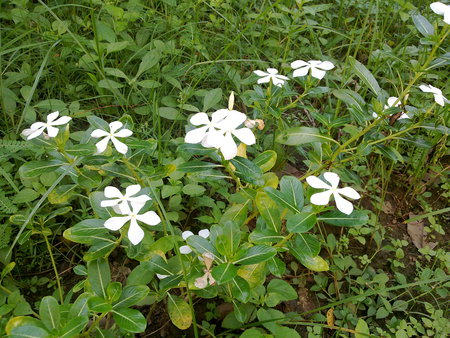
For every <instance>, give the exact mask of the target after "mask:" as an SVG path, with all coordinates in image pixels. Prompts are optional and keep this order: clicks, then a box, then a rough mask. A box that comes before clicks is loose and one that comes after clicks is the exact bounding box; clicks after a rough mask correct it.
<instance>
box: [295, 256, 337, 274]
mask: <svg viewBox="0 0 450 338" xmlns="http://www.w3.org/2000/svg"><path fill="white" fill-rule="evenodd" d="M296 258H297V259H298V260H299V262H300V263H302V264H303V265H304V266H305V267H307V268H308V269H310V270H312V271H317V272H320V271H328V270H329V269H330V267H329V266H328V263H327V262H326V261H325V260H324V259H323V258H322V257H320V256H309V255H306V254H301V255H299V256H298V257H296Z"/></svg>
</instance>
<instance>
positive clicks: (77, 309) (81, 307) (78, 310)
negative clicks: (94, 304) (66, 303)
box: [68, 292, 91, 318]
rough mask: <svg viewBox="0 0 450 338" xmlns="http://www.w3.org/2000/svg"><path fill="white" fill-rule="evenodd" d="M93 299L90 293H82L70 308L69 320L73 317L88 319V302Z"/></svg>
mask: <svg viewBox="0 0 450 338" xmlns="http://www.w3.org/2000/svg"><path fill="white" fill-rule="evenodd" d="M90 297H91V294H90V293H87V292H85V293H82V294H81V295H79V296H78V298H77V299H76V301H75V302H74V303H73V304H72V305H71V306H70V309H69V315H68V318H73V317H86V318H87V317H88V315H89V308H88V306H87V302H88V300H89V298H90Z"/></svg>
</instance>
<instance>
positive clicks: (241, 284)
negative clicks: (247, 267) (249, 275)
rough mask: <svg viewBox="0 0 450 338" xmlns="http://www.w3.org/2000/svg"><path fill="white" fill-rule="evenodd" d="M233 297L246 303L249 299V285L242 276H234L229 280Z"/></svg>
mask: <svg viewBox="0 0 450 338" xmlns="http://www.w3.org/2000/svg"><path fill="white" fill-rule="evenodd" d="M230 284H231V290H232V294H233V297H235V298H236V299H237V300H239V301H240V302H242V303H247V302H248V300H249V299H250V285H249V283H248V282H247V281H246V280H245V279H244V278H242V277H240V276H236V277H234V278H233V280H232V281H231V282H230Z"/></svg>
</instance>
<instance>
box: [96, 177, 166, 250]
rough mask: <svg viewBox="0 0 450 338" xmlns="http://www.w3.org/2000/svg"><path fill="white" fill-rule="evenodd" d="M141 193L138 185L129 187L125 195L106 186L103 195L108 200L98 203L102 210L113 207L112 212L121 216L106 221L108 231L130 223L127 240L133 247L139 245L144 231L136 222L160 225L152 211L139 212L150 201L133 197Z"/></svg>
mask: <svg viewBox="0 0 450 338" xmlns="http://www.w3.org/2000/svg"><path fill="white" fill-rule="evenodd" d="M139 191H141V186H140V185H139V184H135V185H130V186H128V187H127V188H126V190H125V195H122V193H121V192H120V191H119V189H117V188H115V187H112V186H108V187H106V188H105V191H104V193H103V194H104V195H105V197H106V198H110V199H108V200H104V201H101V202H100V205H101V206H102V207H104V208H107V207H113V209H114V211H115V212H116V213H118V214H121V215H122V216H115V217H111V218H109V219H108V220H106V222H105V224H104V226H105V228H107V229H109V230H113V231H116V230H119V229H121V228H122V227H123V226H124V225H125V224H126V223H128V222H130V227H129V228H128V239H129V240H130V242H131V243H132V244H134V245H136V244H139V243H140V242H141V241H142V239H143V238H144V231H143V230H142V228H141V227H140V226H139V224H138V221H140V222H142V223H145V224H147V225H157V224H159V223H161V218H159V216H158V215H157V214H156V213H155V212H154V211H147V212H145V213H143V214H140V213H139V212H140V211H141V209H142V208H143V207H144V205H145V203H146V202H147V201H149V200H151V198H150V196H147V195H139V196H135V195H136V194H137V193H139Z"/></svg>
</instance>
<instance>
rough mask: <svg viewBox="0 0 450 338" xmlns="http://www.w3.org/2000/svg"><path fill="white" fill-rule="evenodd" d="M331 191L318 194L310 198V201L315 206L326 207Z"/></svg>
mask: <svg viewBox="0 0 450 338" xmlns="http://www.w3.org/2000/svg"><path fill="white" fill-rule="evenodd" d="M331 194H332V192H331V190H327V191H323V192H318V193H316V194H314V195H312V196H311V198H310V201H311V203H312V204H315V205H326V204H328V202H329V201H330V196H331Z"/></svg>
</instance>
